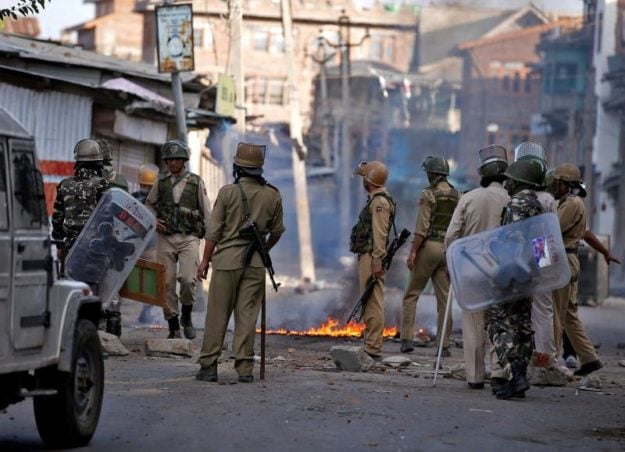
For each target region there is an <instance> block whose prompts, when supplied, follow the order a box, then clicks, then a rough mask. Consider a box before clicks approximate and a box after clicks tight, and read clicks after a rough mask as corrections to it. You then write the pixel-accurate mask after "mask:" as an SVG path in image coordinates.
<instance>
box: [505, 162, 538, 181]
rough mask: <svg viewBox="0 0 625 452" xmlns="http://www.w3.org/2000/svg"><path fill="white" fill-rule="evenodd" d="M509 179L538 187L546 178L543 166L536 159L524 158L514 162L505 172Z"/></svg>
mask: <svg viewBox="0 0 625 452" xmlns="http://www.w3.org/2000/svg"><path fill="white" fill-rule="evenodd" d="M504 175H505V176H506V177H508V179H512V180H514V181H517V182H520V183H522V184H527V185H529V186H530V187H534V188H538V187H540V186H541V185H542V183H543V180H544V172H543V167H542V165H540V163H538V162H537V161H536V160H534V159H522V160H517V161H516V162H512V163H511V164H510V166H508V169H507V170H506V172H505V173H504Z"/></svg>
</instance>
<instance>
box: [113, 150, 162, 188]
mask: <svg viewBox="0 0 625 452" xmlns="http://www.w3.org/2000/svg"><path fill="white" fill-rule="evenodd" d="M154 155H155V148H154V146H151V145H149V144H143V143H138V142H136V141H122V142H121V143H120V146H119V156H117V158H116V159H114V160H113V162H119V164H118V168H117V170H118V171H119V172H120V173H121V174H123V175H124V176H126V179H128V188H129V190H130V193H133V192H135V191H137V190H139V182H138V181H139V167H140V166H141V165H143V164H144V163H155V162H154Z"/></svg>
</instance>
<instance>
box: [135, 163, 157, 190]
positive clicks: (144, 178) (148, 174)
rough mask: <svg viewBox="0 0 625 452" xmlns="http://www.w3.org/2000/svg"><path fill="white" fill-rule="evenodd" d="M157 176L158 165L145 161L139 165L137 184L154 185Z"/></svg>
mask: <svg viewBox="0 0 625 452" xmlns="http://www.w3.org/2000/svg"><path fill="white" fill-rule="evenodd" d="M157 177H158V166H156V165H154V164H153V163H146V164H144V165H141V166H140V167H139V184H141V185H154V182H155V181H156V178H157Z"/></svg>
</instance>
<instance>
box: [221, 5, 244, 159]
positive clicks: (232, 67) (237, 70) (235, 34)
mask: <svg viewBox="0 0 625 452" xmlns="http://www.w3.org/2000/svg"><path fill="white" fill-rule="evenodd" d="M228 12H229V17H228V23H229V24H230V29H229V43H228V64H227V65H226V73H227V74H228V75H230V76H232V78H233V79H234V83H235V89H236V99H235V105H236V112H235V117H236V120H237V124H236V126H235V128H236V130H237V132H239V134H240V135H243V134H245V105H244V103H245V78H244V76H243V42H242V38H243V4H242V0H228ZM228 151H231V149H228Z"/></svg>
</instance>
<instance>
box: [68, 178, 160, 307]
mask: <svg viewBox="0 0 625 452" xmlns="http://www.w3.org/2000/svg"><path fill="white" fill-rule="evenodd" d="M155 232H156V219H155V218H154V215H152V213H151V212H150V211H149V210H148V209H147V208H146V207H145V206H144V205H143V204H142V203H141V202H139V201H138V200H137V199H135V198H134V197H133V196H131V195H129V194H128V193H126V192H125V191H123V190H120V189H118V188H112V189H110V190H108V191H107V192H106V193H104V195H103V196H102V198H101V199H100V201H99V202H98V205H97V206H96V208H95V209H94V211H93V213H92V214H91V216H90V217H89V221H87V224H86V225H85V227H84V228H83V229H82V231H81V232H80V235H79V236H78V238H77V239H76V242H75V243H74V246H72V248H71V250H70V251H69V254H68V255H67V259H66V260H65V272H66V274H67V276H69V277H70V278H72V279H74V280H76V281H83V282H85V283H87V284H89V285H90V286H91V287H92V288H93V289H94V292H95V293H97V295H98V296H99V297H100V299H101V300H102V304H103V305H104V306H106V304H107V303H108V302H109V301H110V300H111V299H112V298H113V295H115V294H116V293H117V292H118V291H119V289H120V287H121V286H122V284H123V283H124V281H125V280H126V278H127V277H128V275H129V274H130V272H131V271H132V269H133V267H134V265H135V263H136V262H137V260H138V259H139V258H140V257H141V254H142V253H143V251H144V250H145V248H146V247H147V246H148V243H149V242H150V239H151V238H152V237H153V236H154V233H155Z"/></svg>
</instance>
